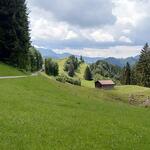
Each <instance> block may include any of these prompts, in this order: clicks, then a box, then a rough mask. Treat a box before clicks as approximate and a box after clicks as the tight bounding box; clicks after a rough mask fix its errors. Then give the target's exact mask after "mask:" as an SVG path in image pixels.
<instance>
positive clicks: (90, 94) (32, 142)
mask: <svg viewBox="0 0 150 150" xmlns="http://www.w3.org/2000/svg"><path fill="white" fill-rule="evenodd" d="M14 73H15V72H14ZM17 74H18V73H17ZM129 94H136V95H141V94H142V95H145V96H148V95H150V89H148V88H143V87H138V86H120V87H119V86H118V87H116V88H115V89H114V90H111V91H104V90H97V89H94V88H93V89H92V88H87V87H78V86H73V85H70V84H63V83H59V82H57V81H55V80H51V79H49V78H46V76H43V75H39V76H35V77H27V78H21V79H3V80H0V149H2V150H37V149H38V150H49V149H52V150H71V149H72V150H100V149H102V150H103V149H104V150H110V149H115V150H133V149H134V150H141V149H142V150H149V148H150V136H149V135H150V117H149V116H150V109H148V108H143V107H139V106H138V107H137V106H132V105H129V104H128V103H127V101H128V96H129Z"/></svg>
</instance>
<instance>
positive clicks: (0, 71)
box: [0, 62, 25, 76]
mask: <svg viewBox="0 0 150 150" xmlns="http://www.w3.org/2000/svg"><path fill="white" fill-rule="evenodd" d="M20 75H25V73H23V72H21V71H18V70H17V69H16V68H13V67H11V66H8V65H6V64H4V63H1V62H0V76H20Z"/></svg>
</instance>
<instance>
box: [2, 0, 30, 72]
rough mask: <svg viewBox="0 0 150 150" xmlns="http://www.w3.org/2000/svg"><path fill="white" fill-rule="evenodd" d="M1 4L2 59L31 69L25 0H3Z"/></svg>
mask: <svg viewBox="0 0 150 150" xmlns="http://www.w3.org/2000/svg"><path fill="white" fill-rule="evenodd" d="M0 6H1V7H0V59H1V60H4V61H6V60H7V61H9V62H11V63H12V64H13V65H15V66H17V67H19V68H21V69H26V70H29V69H28V67H29V66H30V59H29V47H30V36H29V26H28V24H29V23H28V14H27V7H26V3H25V0H1V1H0Z"/></svg>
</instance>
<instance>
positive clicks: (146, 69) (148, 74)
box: [137, 43, 150, 87]
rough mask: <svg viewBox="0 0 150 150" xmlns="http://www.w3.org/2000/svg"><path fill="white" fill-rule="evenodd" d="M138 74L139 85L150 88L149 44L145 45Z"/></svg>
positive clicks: (138, 66) (139, 62)
mask: <svg viewBox="0 0 150 150" xmlns="http://www.w3.org/2000/svg"><path fill="white" fill-rule="evenodd" d="M137 74H138V79H139V82H138V83H139V84H140V85H142V86H145V87H150V48H149V45H148V43H146V44H145V46H144V48H143V49H142V51H141V54H140V59H139V61H138V64H137Z"/></svg>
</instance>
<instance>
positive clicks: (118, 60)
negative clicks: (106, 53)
mask: <svg viewBox="0 0 150 150" xmlns="http://www.w3.org/2000/svg"><path fill="white" fill-rule="evenodd" d="M38 50H39V51H40V52H41V54H42V56H43V57H45V58H48V57H51V58H54V59H63V58H66V57H69V56H70V55H71V54H69V53H63V54H58V53H55V52H54V51H52V50H50V49H44V48H38ZM76 57H80V56H76ZM83 58H84V60H85V62H86V63H89V64H91V63H95V62H96V61H98V60H104V61H106V62H108V63H111V64H113V65H117V66H120V67H123V66H125V65H126V63H127V62H129V63H130V64H131V65H134V64H135V63H136V62H137V61H138V59H139V56H136V57H128V58H114V57H108V58H103V57H83Z"/></svg>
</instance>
